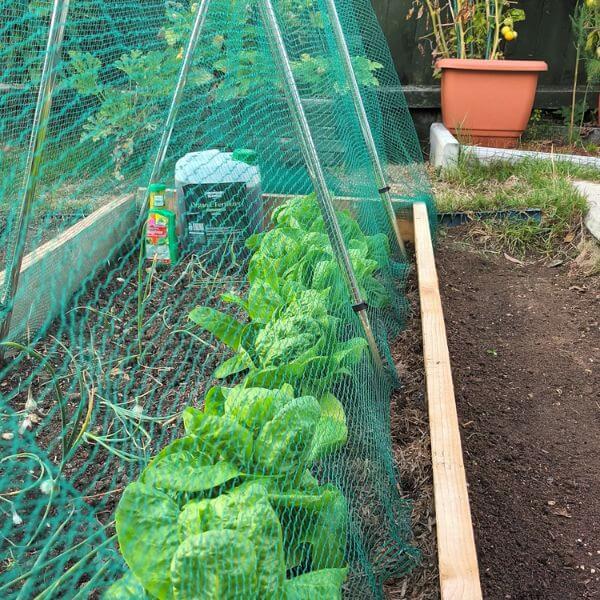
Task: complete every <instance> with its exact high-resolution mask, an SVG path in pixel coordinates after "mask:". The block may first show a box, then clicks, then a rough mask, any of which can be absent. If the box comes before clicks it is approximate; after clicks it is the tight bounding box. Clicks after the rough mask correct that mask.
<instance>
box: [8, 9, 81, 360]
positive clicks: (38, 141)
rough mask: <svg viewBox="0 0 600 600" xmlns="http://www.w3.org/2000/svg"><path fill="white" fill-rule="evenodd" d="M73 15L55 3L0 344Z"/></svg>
mask: <svg viewBox="0 0 600 600" xmlns="http://www.w3.org/2000/svg"><path fill="white" fill-rule="evenodd" d="M68 12H69V0H54V4H53V6H52V14H51V17H50V26H49V29H48V43H47V45H46V52H45V55H44V66H43V68H42V76H41V79H40V88H39V90H38V96H37V102H36V105H35V113H34V117H33V125H32V128H31V136H30V138H29V150H28V153H27V162H26V165H25V175H24V177H23V190H24V191H23V200H22V201H21V207H20V211H19V218H18V221H17V226H16V229H17V238H16V240H15V243H14V246H13V250H12V253H10V254H7V256H8V258H9V260H10V263H9V264H8V265H7V269H6V274H5V279H4V289H3V290H2V296H1V298H0V309H1V310H2V312H3V313H4V314H3V317H2V324H1V325H0V341H4V340H6V338H8V335H9V332H10V322H11V319H12V313H13V302H14V298H15V294H16V291H17V288H18V285H19V275H20V273H21V265H22V263H23V255H24V253H25V242H26V239H27V228H28V226H29V220H30V217H31V207H32V204H33V199H34V197H35V192H36V189H37V185H38V182H39V174H40V167H41V165H42V163H43V155H44V147H43V146H44V141H45V140H46V133H47V131H48V121H49V116H50V109H51V108H52V94H53V92H54V85H55V83H56V66H57V64H58V59H59V57H60V49H61V46H62V41H63V36H64V32H65V24H66V20H67V13H68ZM3 359H4V350H3V349H0V360H3Z"/></svg>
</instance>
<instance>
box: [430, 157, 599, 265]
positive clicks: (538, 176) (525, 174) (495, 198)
mask: <svg viewBox="0 0 600 600" xmlns="http://www.w3.org/2000/svg"><path fill="white" fill-rule="evenodd" d="M432 179H433V189H434V193H435V197H436V201H437V209H438V211H439V212H454V211H461V212H476V211H484V210H501V209H525V208H539V209H541V210H542V220H541V222H540V223H538V222H535V221H510V220H498V221H485V222H483V221H482V222H480V223H479V224H478V226H477V227H478V229H479V232H478V233H479V234H480V235H481V236H482V237H483V238H485V240H486V241H489V242H490V243H493V244H496V245H498V246H501V247H503V248H505V249H507V250H508V251H510V252H511V253H514V254H517V255H521V256H525V255H527V254H529V253H532V252H535V253H543V254H548V255H550V254H554V253H556V251H557V250H559V249H563V250H564V249H565V247H564V244H565V243H571V242H572V241H573V240H574V238H575V236H576V235H578V233H579V231H580V229H581V222H582V218H583V215H584V214H585V212H586V210H587V204H586V200H585V198H584V197H583V195H582V194H581V193H580V192H579V191H577V190H576V189H575V187H574V186H573V185H572V182H573V181H575V180H577V179H586V180H589V181H600V171H599V170H598V169H596V168H593V167H587V166H580V165H574V164H571V163H560V162H550V161H540V160H525V161H523V162H519V163H516V164H510V163H507V162H495V163H491V164H489V165H483V164H481V163H480V162H479V161H477V160H474V159H468V158H463V159H461V160H460V161H459V163H458V165H457V166H456V167H455V168H453V169H448V170H446V171H444V172H443V173H441V174H435V175H434V176H433V178H432Z"/></svg>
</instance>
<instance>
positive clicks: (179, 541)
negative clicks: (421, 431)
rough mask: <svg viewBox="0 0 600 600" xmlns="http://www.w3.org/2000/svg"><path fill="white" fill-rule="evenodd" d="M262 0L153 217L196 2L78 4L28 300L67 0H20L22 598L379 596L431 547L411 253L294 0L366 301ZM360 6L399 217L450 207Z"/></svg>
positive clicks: (176, 130) (296, 52)
mask: <svg viewBox="0 0 600 600" xmlns="http://www.w3.org/2000/svg"><path fill="white" fill-rule="evenodd" d="M261 1H264V0H257V1H256V2H238V1H233V2H232V1H231V0H212V1H211V2H210V6H209V8H208V12H207V16H206V20H205V22H204V26H203V27H202V29H201V31H200V34H199V37H198V43H197V46H196V49H195V51H194V53H193V59H192V63H191V69H190V72H189V75H188V77H187V80H186V81H185V86H184V88H183V93H182V96H181V98H180V103H179V107H178V111H177V116H176V119H175V121H174V126H173V131H172V135H171V138H170V142H169V144H168V146H167V152H166V156H165V160H164V163H163V164H162V169H161V171H160V173H159V180H160V181H161V182H163V183H164V184H165V185H166V187H167V190H166V191H162V188H155V189H159V190H160V191H159V192H157V193H154V194H152V195H151V202H152V206H151V208H150V210H151V211H154V212H151V213H148V210H147V209H146V208H144V202H145V201H146V200H147V198H148V189H149V184H150V183H151V182H150V178H151V172H152V167H153V165H154V164H155V162H156V155H157V152H158V150H159V147H160V141H161V137H162V136H163V135H164V132H165V127H166V123H167V116H168V114H169V107H170V105H171V101H172V98H173V95H174V90H175V89H176V86H177V82H178V81H179V80H180V72H181V66H182V63H183V61H184V60H185V53H186V48H187V47H188V43H189V38H190V34H191V31H192V26H193V23H194V18H195V15H196V14H197V10H198V5H197V4H196V3H195V2H188V1H186V0H184V1H182V2H170V1H165V0H144V1H143V2H141V1H133V0H126V1H122V0H119V1H117V0H73V1H72V2H71V3H70V6H69V7H68V12H67V13H66V14H67V16H66V20H65V23H64V26H65V28H64V38H63V41H62V46H61V47H60V48H58V47H57V45H54V46H53V47H52V48H50V51H53V50H57V52H58V54H57V62H56V64H55V65H54V67H53V68H54V70H55V74H56V81H55V85H54V89H53V93H52V108H51V111H50V114H49V120H48V123H47V125H48V126H47V131H46V135H45V138H44V139H43V140H41V145H40V151H39V153H38V156H39V157H40V158H41V161H40V169H39V173H38V174H37V177H36V178H35V183H36V187H35V193H34V194H33V197H32V205H31V211H30V214H29V218H28V219H27V220H26V222H25V225H26V227H27V236H26V241H25V248H24V254H25V258H24V260H23V264H22V268H21V274H20V279H19V285H18V287H17V289H16V293H15V294H14V298H12V294H11V293H10V288H11V285H10V281H9V278H8V277H7V273H8V272H9V271H10V269H11V266H14V265H15V264H16V263H15V261H16V260H17V259H18V257H19V250H20V248H19V247H18V246H19V245H18V244H17V242H16V240H17V239H18V227H19V222H20V221H19V214H20V210H21V206H22V204H23V198H24V186H25V183H24V181H25V180H26V177H27V168H28V167H27V166H28V153H29V152H30V150H29V146H30V138H31V136H32V129H33V130H34V131H35V127H34V122H35V120H34V115H35V111H36V100H37V96H38V91H39V89H40V81H43V78H42V71H43V65H44V59H45V57H46V56H47V48H46V46H47V42H48V36H49V32H50V28H51V19H50V17H51V13H52V9H53V4H54V3H53V2H51V1H49V0H35V1H30V0H27V1H26V0H10V1H8V2H3V3H2V6H1V8H0V17H1V18H0V140H1V141H0V143H1V153H2V154H1V162H0V178H1V187H0V189H1V194H2V196H1V203H0V211H1V220H2V231H1V233H0V236H1V239H0V248H2V249H3V250H2V251H1V252H2V254H1V255H0V256H1V260H2V267H3V268H4V269H5V271H4V273H3V274H2V280H1V284H2V293H3V296H2V297H3V300H4V302H5V304H4V305H3V306H2V307H1V308H2V319H3V322H5V323H6V319H7V318H8V317H9V316H10V317H11V321H10V333H9V335H8V337H7V339H6V340H5V341H4V346H3V351H4V353H5V356H4V358H5V360H4V363H3V366H2V382H1V383H0V394H1V413H2V425H1V439H0V445H1V447H2V457H1V459H0V465H1V476H0V500H2V502H0V509H1V510H2V512H3V514H4V518H3V519H2V521H1V526H0V527H1V533H2V540H3V542H2V548H3V551H2V554H1V559H2V563H1V566H0V594H1V595H2V597H5V598H87V597H92V598H94V597H100V596H104V597H106V598H155V597H156V598H161V599H162V598H244V599H245V598H317V597H318V598H336V597H340V595H342V594H343V595H344V596H345V597H354V598H366V597H380V596H381V595H382V583H383V581H385V579H386V578H388V577H390V576H398V575H402V574H403V573H405V572H407V571H408V570H409V569H410V568H412V567H413V566H414V565H415V564H416V563H417V561H418V551H417V550H416V549H414V548H413V547H411V544H410V507H409V506H408V505H407V503H406V502H404V501H402V500H401V498H400V496H399V493H398V486H397V477H396V473H395V469H394V464H393V458H392V454H391V440H390V426H389V397H390V392H391V389H392V388H393V387H394V386H395V385H398V381H397V380H396V378H395V376H394V375H393V368H392V365H391V356H390V352H389V344H390V343H391V341H392V340H393V339H394V337H395V335H396V334H397V333H398V331H399V329H400V328H401V327H402V323H403V321H404V319H405V318H406V317H407V314H406V313H407V309H406V305H405V301H404V297H403V287H404V284H405V281H406V276H407V273H408V263H407V262H406V260H405V259H404V258H403V255H402V252H401V249H400V248H399V247H398V244H397V242H396V238H395V236H394V230H393V229H392V227H391V225H390V222H389V220H388V218H387V216H386V212H385V210H384V207H383V205H382V202H381V198H380V194H379V193H378V185H377V181H376V178H375V176H374V170H373V164H372V161H371V158H370V154H369V151H368V150H369V149H368V147H367V146H366V143H365V140H364V138H363V135H362V133H361V127H360V122H359V120H358V118H357V112H356V110H355V104H354V102H353V98H352V95H351V88H350V86H349V85H348V81H347V79H346V75H345V72H344V69H343V66H342V61H341V60H340V55H339V47H338V46H337V45H336V40H335V38H334V36H333V34H332V27H331V23H330V21H329V16H328V11H327V5H326V3H325V2H322V1H321V0H314V1H313V0H308V1H307V0H302V1H300V0H277V1H276V2H274V9H275V13H276V16H277V21H278V23H279V27H280V28H281V32H282V36H283V40H284V44H285V49H286V50H287V54H288V56H289V61H290V63H291V67H292V72H293V75H294V78H295V81H296V83H297V86H298V91H299V93H300V96H301V98H302V107H303V110H304V112H305V115H306V118H307V120H308V123H309V126H310V131H311V134H312V138H313V141H314V144H315V147H316V150H317V154H318V158H319V162H320V166H321V167H322V169H323V173H324V178H325V181H326V185H327V189H328V190H329V192H330V193H331V194H332V195H333V198H334V204H335V209H336V221H337V224H338V225H339V229H340V231H341V235H342V238H343V246H344V251H345V252H347V253H348V256H349V258H350V263H351V265H352V269H353V272H354V275H355V277H356V282H357V284H358V289H359V292H360V295H361V298H362V299H363V300H364V301H365V302H366V304H367V305H368V308H367V310H366V313H365V311H364V310H363V311H361V310H360V307H358V309H359V310H358V312H357V311H356V310H353V304H355V298H354V299H353V297H352V296H351V294H350V291H349V286H348V279H347V276H346V275H345V273H344V272H343V269H342V267H341V265H342V264H343V262H340V256H339V251H338V250H339V249H336V250H335V251H334V249H333V248H335V247H336V246H335V244H333V245H332V243H331V239H330V237H329V234H330V233H331V222H330V220H328V219H327V218H324V217H323V213H322V212H321V208H322V205H321V204H320V202H319V201H322V197H319V198H317V197H316V196H315V194H314V192H315V190H314V189H313V178H312V177H311V176H314V172H313V169H307V166H306V163H305V156H304V155H303V140H302V138H301V137H300V136H299V133H298V131H297V130H296V129H295V127H294V123H295V122H296V121H297V114H295V113H294V111H293V110H292V108H291V107H290V106H289V105H288V104H287V103H286V94H285V91H286V90H285V88H284V84H283V82H284V79H283V77H282V73H281V64H280V63H279V62H278V61H277V60H275V58H274V55H273V47H272V45H269V43H268V40H269V37H268V36H269V35H271V32H269V31H266V30H265V23H264V21H263V20H262V18H261V12H260V10H259V9H260V6H259V3H260V2H261ZM57 4H61V2H57ZM62 4H64V3H62ZM336 6H337V11H338V13H339V16H340V19H341V23H342V27H343V30H344V34H345V38H346V43H347V45H348V49H349V52H350V56H351V57H352V64H353V67H354V72H355V74H356V78H357V80H358V83H359V86H360V92H361V96H362V100H363V102H364V107H365V110H366V114H367V116H368V120H369V124H370V127H371V130H372V133H373V137H374V140H375V144H376V147H377V150H378V155H379V157H380V159H381V161H382V164H383V167H384V171H385V175H386V179H387V182H388V183H389V185H390V186H391V190H392V194H393V197H394V206H395V209H396V211H397V212H398V213H401V212H402V211H403V210H405V209H407V208H408V207H409V206H410V203H412V202H414V201H424V202H427V203H428V205H429V206H430V209H431V210H432V211H433V207H432V205H431V202H430V194H429V188H428V184H427V180H426V175H425V172H424V168H423V166H422V164H421V156H420V151H419V147H418V143H417V140H416V137H415V134H414V130H413V126H412V122H411V119H410V116H409V113H408V110H407V107H406V104H405V102H404V99H403V96H402V93H401V91H400V88H399V84H398V80H397V76H396V74H395V72H394V70H393V66H392V61H391V59H390V56H389V53H388V50H387V47H386V45H385V42H384V41H383V36H382V34H381V31H380V29H379V26H378V24H377V22H376V19H375V16H374V14H373V11H372V9H371V7H370V5H369V4H368V2H367V1H366V0H354V1H350V0H342V1H337V2H336ZM42 129H43V128H42ZM155 180H156V178H155ZM30 181H31V180H30ZM153 183H156V181H154V182H153ZM150 189H153V188H150ZM171 189H174V190H175V191H174V192H171V191H170V190H171ZM317 191H318V190H317ZM140 210H142V212H141V215H140ZM165 232H166V233H165ZM165 259H166V260H165ZM356 308H357V307H355V309H356ZM366 320H368V325H369V327H370V329H371V331H372V332H373V334H374V339H375V342H376V346H377V352H378V353H379V354H380V355H381V357H382V358H383V364H380V363H379V361H378V360H377V356H376V354H375V355H374V354H373V348H370V347H369V345H368V343H367V340H366V338H365V321H366ZM367 333H368V330H367ZM367 337H368V336H367Z"/></svg>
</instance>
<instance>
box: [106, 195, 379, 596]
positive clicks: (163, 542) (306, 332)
mask: <svg viewBox="0 0 600 600" xmlns="http://www.w3.org/2000/svg"><path fill="white" fill-rule="evenodd" d="M271 219H272V227H271V228H270V229H269V230H268V231H265V232H263V233H260V234H256V235H254V236H252V237H251V238H249V240H248V242H247V247H248V249H249V251H250V252H251V257H250V259H249V262H248V275H247V280H248V287H247V293H246V294H245V297H241V296H239V295H236V294H234V293H226V294H223V296H222V298H221V299H222V301H223V302H225V303H229V304H230V305H231V310H229V311H228V312H227V313H226V312H221V311H218V310H216V309H214V308H212V307H208V306H203V307H198V308H195V309H194V310H193V311H192V312H191V313H190V319H191V320H192V321H193V322H194V323H195V324H197V325H199V326H200V327H202V328H204V329H205V330H207V331H208V332H210V333H212V334H213V335H214V336H215V337H216V338H218V339H219V340H220V341H221V342H222V343H223V344H225V345H226V346H228V347H229V348H230V349H231V351H232V354H233V355H232V356H231V357H230V358H229V359H228V360H226V361H224V362H223V363H221V364H220V365H219V366H218V367H217V369H216V371H215V372H214V377H215V378H217V379H225V378H227V379H228V380H229V381H232V380H233V381H237V382H239V383H238V384H237V385H235V386H233V387H226V386H222V385H216V386H214V387H212V388H211V389H210V390H209V391H208V393H207V394H206V396H205V398H204V404H203V409H202V410H199V409H197V408H192V407H189V408H187V409H186V410H185V411H184V414H183V422H184V426H185V436H184V437H182V438H180V439H177V440H175V441H174V442H172V443H171V444H170V445H169V446H167V447H166V448H164V449H163V450H162V451H161V452H160V453H159V454H158V455H157V456H156V457H155V458H154V459H153V460H152V461H151V462H150V463H149V465H148V466H147V467H146V469H145V470H144V471H143V472H142V474H141V476H140V478H139V480H138V481H136V482H134V483H131V484H130V485H128V486H127V488H126V489H125V491H124V493H123V496H122V498H121V500H120V502H119V505H118V508H117V512H116V529H117V534H118V540H119V547H120V550H121V553H122V555H123V558H124V559H125V562H126V563H127V565H128V567H129V570H128V572H127V573H126V574H125V576H124V577H123V578H122V579H120V580H119V581H117V582H115V583H114V584H113V585H112V586H111V587H110V588H109V589H108V591H107V592H106V593H105V598H106V599H109V600H111V599H112V600H115V599H117V598H159V599H160V600H165V599H170V598H177V599H192V598H205V599H209V600H210V599H220V600H222V599H230V598H244V599H253V598H256V599H262V598H286V599H290V600H293V599H298V600H299V599H307V600H308V599H313V598H322V599H334V598H340V597H341V594H342V586H343V583H344V581H345V579H346V576H347V564H346V557H345V551H346V530H347V523H348V508H347V504H346V500H345V498H344V496H343V494H342V493H341V491H340V490H339V489H338V488H337V487H335V486H334V485H332V484H324V485H322V484H320V483H319V482H318V481H317V479H316V478H315V477H314V476H313V474H312V472H311V469H312V468H313V467H314V466H315V465H316V464H317V463H318V462H319V461H322V460H323V459H325V458H326V457H328V456H329V455H331V454H332V453H334V452H336V451H338V450H339V449H340V448H341V447H342V446H343V445H344V444H345V443H346V440H347V437H348V428H347V423H346V416H345V412H344V409H343V406H342V404H341V402H340V401H339V399H338V398H336V396H335V395H334V394H333V391H334V390H335V388H336V387H339V386H336V384H337V383H339V381H340V378H342V377H347V378H351V377H352V367H353V366H355V365H356V364H357V363H358V362H359V361H361V359H362V358H363V354H364V353H365V351H366V342H365V340H364V339H363V338H362V337H351V335H350V334H349V333H348V331H349V329H351V328H349V327H348V309H349V295H348V291H347V288H346V284H345V282H344V279H343V277H342V276H341V274H340V272H339V267H338V264H337V261H336V258H335V256H334V254H333V252H332V249H331V246H330V244H329V241H328V238H327V235H326V233H325V226H324V223H323V219H322V218H321V216H320V213H319V210H318V208H317V205H316V202H315V199H314V197H312V196H306V197H298V198H293V199H290V200H289V201H287V202H286V203H284V204H283V205H281V206H280V207H278V208H277V209H275V211H274V212H273V214H272V217H271ZM338 220H339V223H340V227H341V230H342V234H343V237H344V239H345V242H346V244H347V247H348V248H349V252H350V255H351V260H352V264H353V266H354V269H355V272H356V274H357V278H358V281H359V285H360V287H361V291H362V293H363V294H364V297H365V298H366V299H367V302H368V303H369V304H370V305H371V306H375V307H380V308H384V307H385V306H386V305H389V304H390V302H391V298H390V295H389V293H388V291H387V290H386V288H385V287H384V286H383V285H382V284H381V283H380V281H379V280H378V279H377V274H378V273H379V272H380V271H382V270H385V269H388V268H389V266H390V258H389V245H388V240H387V237H386V236H385V235H383V234H378V235H375V236H365V235H364V234H363V233H362V231H361V230H360V228H359V226H358V224H357V222H356V221H355V220H354V219H353V218H352V217H351V216H350V215H349V214H348V213H346V212H339V213H338ZM242 312H243V313H245V314H244V315H243V316H241V315H240V313H242ZM229 313H232V314H229ZM233 315H236V316H237V317H238V318H236V316H233Z"/></svg>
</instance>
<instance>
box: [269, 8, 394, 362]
mask: <svg viewBox="0 0 600 600" xmlns="http://www.w3.org/2000/svg"><path fill="white" fill-rule="evenodd" d="M258 4H259V7H260V13H261V18H262V21H263V24H264V27H265V32H266V34H267V38H268V41H269V45H270V47H271V52H272V54H273V55H274V57H275V58H276V60H277V63H278V66H279V68H280V69H281V71H282V73H281V74H282V76H283V88H284V91H285V95H286V99H287V101H288V105H289V108H290V113H291V114H292V118H293V120H294V123H295V125H296V127H297V129H298V136H299V139H300V145H301V147H302V154H303V155H304V161H305V163H306V167H307V169H308V174H309V176H310V178H311V181H312V184H313V187H314V188H315V192H316V195H317V200H318V202H319V206H320V209H321V214H322V215H323V220H324V223H325V227H326V229H327V235H328V237H329V241H330V243H331V246H332V248H333V251H334V253H335V255H336V258H337V260H338V263H339V264H340V267H341V268H342V270H343V271H344V273H345V275H346V281H347V283H348V287H349V289H350V293H351V296H352V300H353V306H352V308H353V309H354V311H355V312H356V314H357V315H358V316H359V318H360V321H361V324H362V327H363V329H364V332H365V337H366V340H367V342H368V344H369V347H370V349H371V354H372V356H373V360H374V362H375V364H376V365H377V366H378V367H380V368H383V361H382V358H381V354H380V352H379V348H378V347H377V341H376V340H375V336H374V335H373V330H372V329H371V324H370V322H369V317H368V315H367V303H366V302H365V301H364V300H363V298H362V296H361V293H360V290H359V288H358V282H357V280H356V275H355V273H354V268H353V266H352V261H351V260H350V256H349V254H348V251H347V249H346V246H345V244H344V238H343V236H342V231H341V229H340V226H339V223H338V220H337V216H336V214H335V209H334V207H333V198H332V196H331V194H330V192H329V189H328V188H327V182H326V179H325V173H324V172H323V168H322V166H321V162H320V160H319V155H318V153H317V148H316V146H315V142H314V139H313V137H312V133H311V131H310V126H309V124H308V120H307V118H306V114H305V112H304V108H303V106H302V100H301V98H300V94H299V92H298V87H297V85H296V80H295V79H294V74H293V73H292V67H291V65H290V60H289V57H288V54H287V50H286V47H285V43H284V41H283V37H282V35H281V30H280V29H279V24H278V22H277V15H276V14H275V10H274V8H273V4H272V2H271V0H259V2H258Z"/></svg>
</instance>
